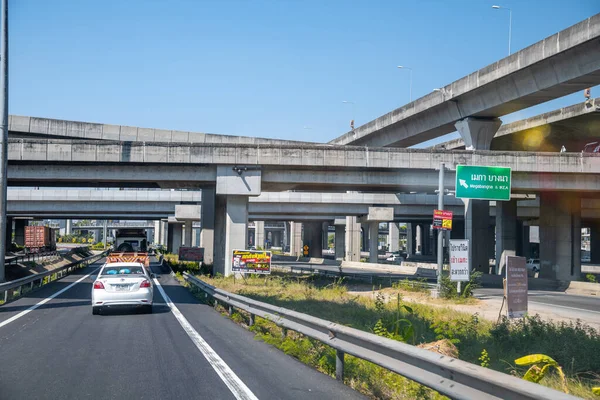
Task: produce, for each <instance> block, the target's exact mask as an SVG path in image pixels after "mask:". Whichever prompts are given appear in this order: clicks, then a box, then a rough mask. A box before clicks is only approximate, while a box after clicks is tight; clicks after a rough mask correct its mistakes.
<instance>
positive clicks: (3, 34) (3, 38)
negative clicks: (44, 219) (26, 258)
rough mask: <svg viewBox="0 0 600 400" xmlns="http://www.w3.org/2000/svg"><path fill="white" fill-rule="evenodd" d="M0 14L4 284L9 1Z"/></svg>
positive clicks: (0, 267)
mask: <svg viewBox="0 0 600 400" xmlns="http://www.w3.org/2000/svg"><path fill="white" fill-rule="evenodd" d="M1 7H2V10H1V11H0V14H1V16H2V20H1V21H0V24H2V28H1V31H0V46H1V49H0V124H1V129H0V130H1V132H0V282H4V280H5V275H4V257H5V254H6V247H7V246H8V245H10V240H6V236H8V235H7V234H6V231H7V229H12V228H9V227H8V226H7V222H8V218H7V217H6V206H7V201H6V185H7V180H6V179H7V176H6V173H7V170H8V0H2V2H1Z"/></svg>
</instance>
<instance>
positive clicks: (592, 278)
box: [585, 274, 596, 283]
mask: <svg viewBox="0 0 600 400" xmlns="http://www.w3.org/2000/svg"><path fill="white" fill-rule="evenodd" d="M585 279H586V280H587V281H588V282H591V283H596V275H594V274H586V276H585Z"/></svg>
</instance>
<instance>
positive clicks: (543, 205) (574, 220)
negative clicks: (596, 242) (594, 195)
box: [540, 192, 581, 281]
mask: <svg viewBox="0 0 600 400" xmlns="http://www.w3.org/2000/svg"><path fill="white" fill-rule="evenodd" d="M580 276H581V198H580V197H579V196H578V195H577V194H575V193H565V192H563V193H557V192H548V193H545V192H542V193H541V195H540V277H541V278H549V279H558V280H564V281H572V280H578V279H579V278H580Z"/></svg>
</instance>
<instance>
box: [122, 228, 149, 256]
mask: <svg viewBox="0 0 600 400" xmlns="http://www.w3.org/2000/svg"><path fill="white" fill-rule="evenodd" d="M113 248H114V249H115V252H125V253H132V252H147V251H148V239H147V236H146V230H144V229H127V228H122V229H117V233H116V235H115V241H114V245H113Z"/></svg>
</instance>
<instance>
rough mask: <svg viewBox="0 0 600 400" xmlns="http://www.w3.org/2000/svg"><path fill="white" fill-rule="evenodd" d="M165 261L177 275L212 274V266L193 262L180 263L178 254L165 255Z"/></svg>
mask: <svg viewBox="0 0 600 400" xmlns="http://www.w3.org/2000/svg"><path fill="white" fill-rule="evenodd" d="M163 257H164V260H165V262H166V263H167V265H168V266H169V267H171V269H172V270H173V272H175V273H179V274H181V273H183V272H187V273H190V274H211V273H212V265H208V264H204V263H203V264H202V265H200V263H197V262H193V261H179V256H178V255H176V254H163Z"/></svg>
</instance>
